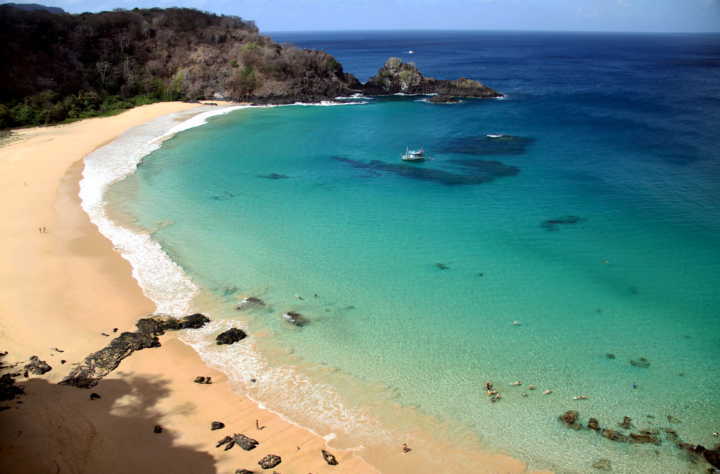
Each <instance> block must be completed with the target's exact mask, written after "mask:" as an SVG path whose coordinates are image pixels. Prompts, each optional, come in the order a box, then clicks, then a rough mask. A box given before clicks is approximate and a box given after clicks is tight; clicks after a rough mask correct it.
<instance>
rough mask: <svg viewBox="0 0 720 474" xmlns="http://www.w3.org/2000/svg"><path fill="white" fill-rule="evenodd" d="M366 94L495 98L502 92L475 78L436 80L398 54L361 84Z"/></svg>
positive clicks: (500, 95)
mask: <svg viewBox="0 0 720 474" xmlns="http://www.w3.org/2000/svg"><path fill="white" fill-rule="evenodd" d="M363 90H364V92H365V93H366V94H369V95H388V94H398V93H402V94H439V95H441V96H445V97H474V98H496V97H502V94H500V93H499V92H496V91H494V90H492V89H490V88H489V87H487V86H485V85H483V84H481V83H480V82H478V81H474V80H471V79H465V78H461V79H456V80H454V81H448V80H438V79H434V78H431V77H424V76H423V75H422V74H421V73H420V71H418V69H417V67H416V66H415V64H413V63H404V62H403V61H402V59H400V58H389V59H388V60H387V61H385V64H384V65H383V67H382V68H380V70H378V73H377V74H376V75H375V76H373V77H371V78H370V79H369V80H368V82H367V83H365V85H364V86H363Z"/></svg>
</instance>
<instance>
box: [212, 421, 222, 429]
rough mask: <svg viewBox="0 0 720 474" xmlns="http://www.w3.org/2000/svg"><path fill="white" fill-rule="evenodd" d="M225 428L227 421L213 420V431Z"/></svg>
mask: <svg viewBox="0 0 720 474" xmlns="http://www.w3.org/2000/svg"><path fill="white" fill-rule="evenodd" d="M223 428H225V423H223V422H222V421H213V422H212V423H210V429H211V430H213V431H215V430H221V429H223Z"/></svg>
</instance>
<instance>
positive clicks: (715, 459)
mask: <svg viewBox="0 0 720 474" xmlns="http://www.w3.org/2000/svg"><path fill="white" fill-rule="evenodd" d="M698 448H702V446H698ZM702 455H703V457H704V458H705V460H706V461H707V462H709V463H710V465H711V466H712V467H714V468H716V469H720V449H718V448H717V447H716V448H715V449H705V448H703V451H702Z"/></svg>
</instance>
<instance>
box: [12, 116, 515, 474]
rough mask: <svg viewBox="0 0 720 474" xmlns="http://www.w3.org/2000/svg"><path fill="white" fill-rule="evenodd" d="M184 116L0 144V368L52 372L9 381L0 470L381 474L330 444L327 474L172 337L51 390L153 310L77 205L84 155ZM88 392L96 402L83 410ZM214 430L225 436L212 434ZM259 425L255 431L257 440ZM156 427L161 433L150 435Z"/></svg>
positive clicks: (490, 460) (293, 433)
mask: <svg viewBox="0 0 720 474" xmlns="http://www.w3.org/2000/svg"><path fill="white" fill-rule="evenodd" d="M193 107H196V106H195V105H192V104H183V103H179V102H172V103H160V104H153V105H147V106H142V107H138V108H135V109H132V110H129V111H127V112H124V113H122V114H120V115H117V116H113V117H105V118H94V119H88V120H83V121H80V122H76V123H73V124H68V125H59V126H53V127H41V128H32V129H24V130H20V131H17V132H15V133H16V134H17V137H16V139H15V140H12V141H10V142H8V143H6V144H5V145H4V146H2V147H0V216H2V220H1V221H0V350H3V351H8V352H9V354H8V356H7V357H6V358H5V362H6V363H7V362H22V361H26V360H27V359H28V358H29V357H30V356H31V355H38V356H39V357H40V358H41V359H43V360H46V361H47V362H48V363H49V364H50V365H51V366H52V367H53V370H52V371H51V372H49V373H48V374H46V375H44V376H41V377H32V376H31V378H30V379H24V378H23V377H20V378H19V379H18V380H19V381H20V384H21V385H23V386H24V388H25V390H26V392H27V395H26V396H24V397H21V398H20V400H21V402H22V403H20V402H15V401H13V402H5V403H2V405H5V406H8V405H9V406H12V409H10V410H6V411H2V412H0V472H2V473H7V474H15V473H17V474H19V473H33V474H42V473H73V474H75V473H93V474H95V473H107V474H112V473H155V472H171V473H174V474H179V473H193V474H205V473H216V472H217V473H231V474H232V473H234V472H235V470H236V469H242V468H244V469H249V470H256V471H258V472H259V471H261V469H260V468H259V466H258V464H257V461H258V460H259V459H260V458H262V457H263V456H264V455H266V454H269V453H272V454H277V455H280V456H281V457H282V463H281V464H280V465H279V466H278V467H277V468H276V469H277V470H278V471H279V472H282V473H284V474H289V473H302V474H307V473H315V474H318V473H324V472H335V473H345V472H347V473H372V472H377V471H376V469H375V468H373V467H371V466H370V465H369V464H367V463H366V462H365V461H363V459H362V458H360V457H359V456H357V455H356V454H354V453H352V452H344V451H341V450H336V449H332V448H330V449H329V451H331V452H332V453H333V454H335V456H336V457H337V458H338V461H339V463H340V464H339V465H338V466H328V465H327V464H326V463H325V461H324V460H323V459H322V457H321V454H320V450H321V449H323V448H326V444H325V441H324V440H323V439H322V438H321V437H319V436H317V435H315V434H313V433H311V432H310V431H307V430H305V429H303V428H300V427H298V426H296V425H293V424H291V423H288V422H286V421H284V420H282V419H281V418H279V417H278V416H277V415H275V414H273V413H270V412H268V411H265V410H262V409H260V408H258V406H257V405H256V404H254V403H253V402H252V401H250V400H249V399H247V398H245V397H242V396H240V395H238V394H236V393H234V392H233V391H232V390H231V387H230V384H229V383H228V382H227V380H226V378H225V377H224V376H223V375H222V374H221V373H219V372H217V371H214V370H212V369H209V368H208V367H206V366H205V365H204V364H203V363H202V361H201V360H200V358H199V356H198V355H197V354H196V353H195V352H194V351H193V350H192V349H191V348H190V347H188V346H186V345H185V344H183V343H182V342H180V341H179V340H178V339H177V338H176V337H175V336H173V335H172V334H168V335H166V336H163V337H162V338H161V342H162V347H161V348H157V349H146V350H143V351H139V352H136V353H134V354H133V355H131V356H130V357H129V358H127V359H125V360H124V361H123V362H122V364H121V365H120V367H119V368H118V369H117V370H116V371H115V372H114V373H112V374H111V375H110V376H108V377H106V378H105V379H104V380H103V381H102V382H101V383H100V384H99V385H98V386H97V387H95V388H94V389H92V390H89V391H88V390H83V389H77V388H73V387H66V386H60V385H57V384H56V382H58V381H59V380H60V379H61V378H62V377H63V376H65V375H66V374H67V373H68V372H69V371H70V370H71V368H72V364H73V363H76V362H79V361H81V360H82V359H83V358H84V357H85V356H86V355H87V354H89V353H91V352H94V351H96V350H98V349H100V348H102V347H103V346H104V345H106V344H107V343H108V342H109V341H110V338H111V337H113V328H118V329H119V331H124V330H132V329H133V328H134V323H135V321H137V319H139V318H140V317H143V316H145V315H147V314H149V313H151V312H152V311H153V309H154V305H153V304H152V302H151V301H149V300H148V299H147V298H146V297H145V296H144V295H143V293H142V291H141V290H140V288H139V287H138V286H137V284H136V282H135V280H134V279H133V278H132V277H131V272H130V266H129V264H128V263H127V262H126V261H125V260H123V259H122V258H121V257H120V256H119V255H118V254H117V253H116V252H114V251H113V248H112V245H111V243H110V242H109V241H107V240H106V239H105V238H104V237H103V236H101V235H100V234H99V233H98V231H97V229H96V228H95V227H94V226H93V225H92V224H91V223H90V221H89V219H88V217H87V215H86V214H85V213H84V212H83V211H82V209H81V208H80V204H79V199H78V181H79V178H80V175H81V172H82V158H83V157H84V156H86V155H87V154H88V153H90V152H92V151H93V150H95V149H96V148H98V147H100V146H102V145H103V144H106V143H108V142H109V141H112V140H113V139H114V138H116V137H118V136H119V135H120V134H122V133H123V132H124V131H126V130H128V129H129V128H131V127H134V126H137V125H140V124H142V123H145V122H148V121H150V120H152V119H154V118H157V117H159V116H162V115H165V114H169V113H173V112H178V111H183V110H190V109H192V108H193ZM43 227H44V228H46V229H47V232H41V231H40V229H41V228H43ZM103 332H104V333H106V334H109V335H110V336H103V335H102V334H101V333H103ZM56 347H57V348H59V349H61V350H62V351H64V352H58V351H55V350H54V348H56ZM61 359H64V360H66V361H67V363H65V364H61V362H60V361H61ZM197 375H205V376H207V375H209V376H212V378H213V380H214V383H213V384H211V385H199V384H195V383H192V380H193V378H194V377H195V376H197ZM91 392H97V393H98V394H100V395H101V398H100V399H98V400H93V401H91V400H90V399H89V394H90V393H91ZM215 420H217V421H221V422H223V423H225V425H226V428H225V429H221V430H217V431H211V430H210V423H211V422H212V421H215ZM256 420H259V422H260V424H261V425H263V426H265V428H264V429H262V430H257V429H256V427H255V422H256ZM155 425H161V426H162V427H163V428H164V431H163V432H162V433H160V434H156V433H153V427H154V426H155ZM232 433H244V434H246V435H248V436H250V437H252V438H255V439H257V440H258V441H259V442H260V445H259V446H258V447H257V448H256V449H255V450H253V451H250V452H246V451H243V450H241V449H240V448H239V447H235V448H233V449H232V450H230V451H223V450H222V448H220V449H216V448H215V442H216V441H218V440H219V439H221V438H223V437H224V436H225V435H226V434H232ZM383 457H384V458H385V459H382V460H381V459H377V460H378V461H382V464H383V465H385V466H391V467H390V468H389V469H386V471H387V472H398V473H400V472H414V473H415V472H422V471H423V469H422V468H421V466H420V465H421V464H422V463H421V462H419V461H420V459H421V456H419V455H418V456H416V455H415V454H414V453H410V454H407V455H404V454H402V453H401V452H400V442H398V446H392V447H388V449H387V452H386V454H385V455H383ZM466 468H467V470H466V471H465V472H489V473H493V472H496V473H511V472H525V466H524V465H523V464H522V463H520V462H519V461H516V460H513V459H511V458H509V457H507V456H503V455H488V456H483V457H479V458H477V464H476V465H475V466H466ZM266 472H270V471H266Z"/></svg>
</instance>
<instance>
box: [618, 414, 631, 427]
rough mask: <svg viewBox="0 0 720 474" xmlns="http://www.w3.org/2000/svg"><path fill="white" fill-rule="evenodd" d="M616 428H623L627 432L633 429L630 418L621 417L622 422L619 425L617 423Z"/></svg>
mask: <svg viewBox="0 0 720 474" xmlns="http://www.w3.org/2000/svg"><path fill="white" fill-rule="evenodd" d="M618 426H619V427H620V428H624V429H626V430H629V429H630V428H632V427H633V424H632V418H630V417H629V416H624V417H623V421H622V422H621V423H618Z"/></svg>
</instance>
